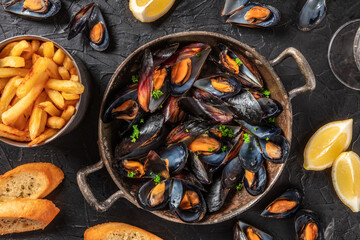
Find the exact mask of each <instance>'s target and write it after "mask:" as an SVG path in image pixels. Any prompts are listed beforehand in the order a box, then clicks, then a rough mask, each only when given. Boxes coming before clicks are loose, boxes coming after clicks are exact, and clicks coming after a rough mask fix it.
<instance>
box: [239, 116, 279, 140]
mask: <svg viewBox="0 0 360 240" xmlns="http://www.w3.org/2000/svg"><path fill="white" fill-rule="evenodd" d="M238 123H240V125H242V126H244V127H245V128H246V129H247V130H249V131H250V132H251V133H252V134H254V136H256V137H257V138H259V139H267V138H271V137H272V136H276V135H279V134H280V133H281V128H280V127H279V126H278V125H276V124H274V123H273V124H270V123H266V122H261V123H260V124H259V125H251V124H249V123H247V122H246V121H242V120H240V121H238Z"/></svg>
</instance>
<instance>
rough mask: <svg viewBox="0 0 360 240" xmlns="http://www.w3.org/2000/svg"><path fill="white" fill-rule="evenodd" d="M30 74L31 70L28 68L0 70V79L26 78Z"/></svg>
mask: <svg viewBox="0 0 360 240" xmlns="http://www.w3.org/2000/svg"><path fill="white" fill-rule="evenodd" d="M28 72H29V69H26V68H0V78H11V77H14V76H21V77H25V76H26V74H27V73H28Z"/></svg>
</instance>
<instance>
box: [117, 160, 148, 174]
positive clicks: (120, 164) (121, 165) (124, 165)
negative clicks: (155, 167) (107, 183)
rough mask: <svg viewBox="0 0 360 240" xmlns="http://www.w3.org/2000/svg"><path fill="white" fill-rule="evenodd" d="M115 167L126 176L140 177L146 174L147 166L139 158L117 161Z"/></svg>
mask: <svg viewBox="0 0 360 240" xmlns="http://www.w3.org/2000/svg"><path fill="white" fill-rule="evenodd" d="M113 167H114V168H115V169H116V170H117V171H118V172H119V173H120V174H121V175H122V176H124V177H128V178H136V179H138V178H144V177H145V176H146V169H145V166H144V164H143V163H142V162H140V161H138V160H127V159H123V160H121V161H115V162H114V163H113Z"/></svg>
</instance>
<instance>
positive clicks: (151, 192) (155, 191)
mask: <svg viewBox="0 0 360 240" xmlns="http://www.w3.org/2000/svg"><path fill="white" fill-rule="evenodd" d="M171 183H172V180H171V179H163V180H161V181H160V182H155V181H153V180H151V181H148V182H146V183H144V184H143V185H142V186H141V187H140V188H139V190H138V192H137V194H136V197H137V202H138V203H139V205H140V206H141V207H143V208H144V209H147V210H150V211H153V210H159V209H164V208H166V207H167V206H168V203H169V200H170V188H171Z"/></svg>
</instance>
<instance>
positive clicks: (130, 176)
mask: <svg viewBox="0 0 360 240" xmlns="http://www.w3.org/2000/svg"><path fill="white" fill-rule="evenodd" d="M127 176H128V177H129V178H133V177H135V173H134V172H128V173H127Z"/></svg>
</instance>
